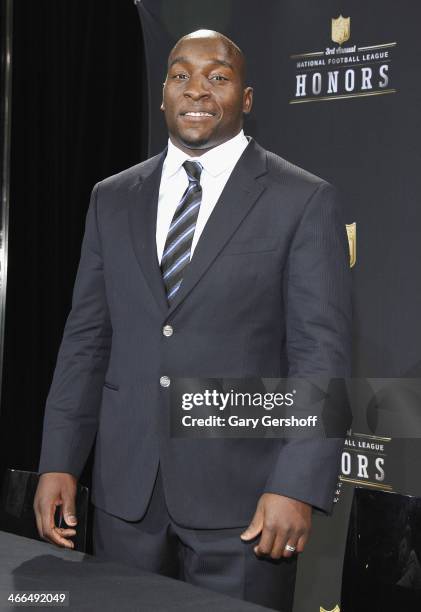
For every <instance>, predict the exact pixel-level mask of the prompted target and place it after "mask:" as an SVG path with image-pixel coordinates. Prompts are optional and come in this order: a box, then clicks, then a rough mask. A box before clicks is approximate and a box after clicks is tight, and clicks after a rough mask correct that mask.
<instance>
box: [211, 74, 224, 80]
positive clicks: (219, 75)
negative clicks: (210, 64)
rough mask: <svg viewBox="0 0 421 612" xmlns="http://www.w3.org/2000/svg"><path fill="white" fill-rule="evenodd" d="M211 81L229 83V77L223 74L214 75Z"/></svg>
mask: <svg viewBox="0 0 421 612" xmlns="http://www.w3.org/2000/svg"><path fill="white" fill-rule="evenodd" d="M210 80H211V81H228V79H227V77H224V76H222V74H213V75H212V76H211V77H210Z"/></svg>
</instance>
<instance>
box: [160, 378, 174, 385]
mask: <svg viewBox="0 0 421 612" xmlns="http://www.w3.org/2000/svg"><path fill="white" fill-rule="evenodd" d="M159 384H160V385H161V387H169V386H170V384H171V379H170V378H169V376H161V378H160V379H159Z"/></svg>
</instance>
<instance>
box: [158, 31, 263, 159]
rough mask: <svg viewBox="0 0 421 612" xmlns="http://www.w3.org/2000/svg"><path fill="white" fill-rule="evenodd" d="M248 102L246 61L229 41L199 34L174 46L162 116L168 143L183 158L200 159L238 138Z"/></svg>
mask: <svg viewBox="0 0 421 612" xmlns="http://www.w3.org/2000/svg"><path fill="white" fill-rule="evenodd" d="M252 102H253V90H252V88H251V87H246V86H245V59H244V55H243V53H242V51H241V50H240V49H239V48H238V47H237V45H235V44H234V43H233V42H232V40H230V39H229V38H227V37H226V36H224V35H223V34H219V32H214V31H212V30H198V31H197V32H192V33H191V34H187V36H183V38H181V39H180V40H179V41H178V42H177V43H176V45H175V47H174V48H173V49H172V51H171V53H170V55H169V57H168V72H167V77H166V79H165V83H164V90H163V99H162V105H161V110H163V111H164V113H165V120H166V122H167V127H168V132H169V135H170V139H171V141H172V142H173V143H174V144H175V145H176V146H177V147H179V148H180V149H182V150H183V151H185V153H186V154H187V155H201V154H202V153H205V152H206V151H208V150H209V149H212V148H213V147H216V146H218V145H220V144H222V143H223V142H225V141H227V140H229V139H230V138H233V137H234V136H235V135H236V134H238V133H239V132H240V130H241V128H242V126H243V114H244V113H249V112H250V110H251V106H252Z"/></svg>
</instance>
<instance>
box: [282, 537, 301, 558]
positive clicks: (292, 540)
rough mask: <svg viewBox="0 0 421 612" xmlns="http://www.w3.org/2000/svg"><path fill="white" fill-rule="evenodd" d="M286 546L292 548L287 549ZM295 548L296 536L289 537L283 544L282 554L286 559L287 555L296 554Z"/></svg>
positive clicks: (296, 543)
mask: <svg viewBox="0 0 421 612" xmlns="http://www.w3.org/2000/svg"><path fill="white" fill-rule="evenodd" d="M287 546H290V547H291V548H293V549H294V550H288V548H287ZM297 549H298V540H297V538H292V537H289V538H288V541H287V542H285V544H284V547H283V551H282V556H283V557H285V558H286V559H288V558H289V557H293V556H294V555H295V554H297Z"/></svg>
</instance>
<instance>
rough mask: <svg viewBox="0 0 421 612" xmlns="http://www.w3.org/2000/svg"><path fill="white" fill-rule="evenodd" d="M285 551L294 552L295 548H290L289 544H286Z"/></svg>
mask: <svg viewBox="0 0 421 612" xmlns="http://www.w3.org/2000/svg"><path fill="white" fill-rule="evenodd" d="M285 550H287V551H288V552H295V551H296V550H297V549H296V547H295V546H290V545H289V544H287V545H286V546H285Z"/></svg>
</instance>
